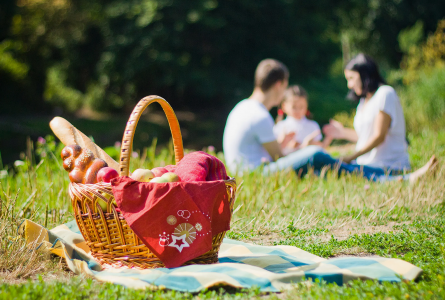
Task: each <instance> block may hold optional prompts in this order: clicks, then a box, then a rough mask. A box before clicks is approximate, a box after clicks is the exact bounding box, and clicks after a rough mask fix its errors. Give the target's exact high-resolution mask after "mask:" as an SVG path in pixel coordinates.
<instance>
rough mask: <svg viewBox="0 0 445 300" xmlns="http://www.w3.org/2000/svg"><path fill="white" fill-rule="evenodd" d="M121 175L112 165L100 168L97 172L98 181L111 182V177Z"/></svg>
mask: <svg viewBox="0 0 445 300" xmlns="http://www.w3.org/2000/svg"><path fill="white" fill-rule="evenodd" d="M118 176H119V173H118V172H117V171H116V170H115V169H113V168H111V167H105V168H102V169H100V170H99V172H97V182H101V181H103V182H110V181H111V179H113V178H116V177H118Z"/></svg>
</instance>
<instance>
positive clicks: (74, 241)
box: [19, 220, 422, 292]
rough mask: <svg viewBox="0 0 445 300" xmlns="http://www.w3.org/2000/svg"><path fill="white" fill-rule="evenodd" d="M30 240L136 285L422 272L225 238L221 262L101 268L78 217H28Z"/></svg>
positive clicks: (281, 286) (273, 286) (268, 286)
mask: <svg viewBox="0 0 445 300" xmlns="http://www.w3.org/2000/svg"><path fill="white" fill-rule="evenodd" d="M19 233H20V234H22V235H24V237H25V238H26V239H27V241H28V242H29V243H33V244H34V245H38V247H40V248H41V249H43V250H44V251H49V252H51V253H53V254H56V255H59V256H61V257H64V258H65V259H66V263H67V265H68V267H69V268H70V269H71V270H72V271H73V272H75V273H76V274H86V275H90V276H92V277H94V278H96V279H97V280H99V281H104V282H113V283H116V284H121V285H124V286H127V287H132V288H167V289H172V290H178V291H187V292H198V291H201V290H203V289H206V288H210V287H214V286H231V287H235V288H250V287H254V286H256V287H259V288H260V290H261V291H265V292H266V291H267V292H279V291H282V290H286V289H289V288H291V287H292V283H297V282H300V281H302V280H307V279H312V280H316V279H319V280H320V281H321V280H323V281H326V282H329V283H333V282H335V283H337V284H338V285H342V284H344V283H346V282H348V281H350V280H354V279H362V280H367V279H372V280H379V281H390V282H399V281H401V280H414V279H415V278H416V277H417V276H419V274H420V273H421V272H422V270H421V269H419V268H418V267H416V266H414V265H412V264H410V263H408V262H405V261H403V260H399V259H393V258H382V257H372V258H371V257H368V258H367V257H343V258H333V259H324V258H321V257H318V256H316V255H313V254H310V253H308V252H306V251H303V250H301V249H298V248H296V247H291V246H257V245H253V244H248V243H243V242H239V241H234V240H230V239H224V241H223V243H222V245H221V250H220V252H219V263H218V264H213V265H191V266H184V267H178V268H172V269H167V268H159V269H151V270H135V269H123V268H106V269H104V268H102V267H101V266H100V265H99V264H98V263H97V262H96V261H95V260H94V258H93V257H92V256H91V255H90V254H89V249H88V246H87V245H86V244H85V240H84V239H83V237H82V235H81V234H80V232H79V229H78V227H77V225H76V223H75V222H74V221H72V222H69V223H66V224H63V225H60V226H57V227H56V228H54V229H52V230H47V229H45V228H44V227H42V226H40V225H38V224H36V223H33V222H31V221H29V220H25V221H24V222H23V223H22V224H21V225H20V227H19Z"/></svg>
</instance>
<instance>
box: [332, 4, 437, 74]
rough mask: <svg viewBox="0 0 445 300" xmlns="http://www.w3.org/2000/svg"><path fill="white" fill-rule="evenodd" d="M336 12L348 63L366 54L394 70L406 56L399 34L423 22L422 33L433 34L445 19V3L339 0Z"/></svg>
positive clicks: (344, 54)
mask: <svg viewBox="0 0 445 300" xmlns="http://www.w3.org/2000/svg"><path fill="white" fill-rule="evenodd" d="M334 12H335V14H336V16H338V19H339V29H340V32H341V41H342V48H343V56H344V59H345V60H346V61H347V60H349V59H350V58H351V56H352V55H354V54H356V53H357V52H359V51H363V52H366V53H368V54H370V55H371V56H373V57H375V58H376V59H377V60H378V61H379V62H381V64H386V65H388V66H389V67H393V68H394V67H398V66H399V63H400V61H401V59H402V56H403V49H400V47H399V45H400V44H399V43H398V39H397V37H398V35H399V33H400V31H401V30H403V29H405V28H409V27H412V26H413V25H414V24H416V22H418V21H419V20H420V21H421V22H422V23H423V28H422V29H421V31H422V34H426V33H432V32H434V30H435V28H436V25H437V22H438V21H439V20H440V19H442V18H443V17H444V16H445V1H442V0H431V1H427V2H425V1H423V0H372V1H361V0H344V1H343V0H340V1H338V2H337V3H336V5H335V8H334Z"/></svg>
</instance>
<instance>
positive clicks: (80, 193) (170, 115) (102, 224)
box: [69, 96, 236, 269]
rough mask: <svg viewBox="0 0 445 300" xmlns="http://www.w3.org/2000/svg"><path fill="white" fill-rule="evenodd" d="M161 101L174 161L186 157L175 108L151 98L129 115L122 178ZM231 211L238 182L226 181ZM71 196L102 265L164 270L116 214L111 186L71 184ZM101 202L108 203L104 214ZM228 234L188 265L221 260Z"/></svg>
mask: <svg viewBox="0 0 445 300" xmlns="http://www.w3.org/2000/svg"><path fill="white" fill-rule="evenodd" d="M153 102H158V103H159V104H160V105H161V106H162V108H163V110H164V112H165V115H166V116H167V120H168V123H169V125H170V130H171V133H172V137H173V146H174V152H175V161H176V163H178V162H179V161H180V160H181V159H182V157H183V156H184V149H183V145H182V136H181V131H180V128H179V122H178V119H177V118H176V115H175V113H174V112H173V109H172V108H171V106H170V105H169V104H168V102H167V101H165V100H164V99H163V98H161V97H158V96H148V97H145V98H143V99H142V100H140V101H139V103H138V104H137V105H136V107H135V108H134V110H133V112H132V113H131V115H130V118H129V120H128V122H127V126H126V128H125V132H124V136H123V139H122V148H121V154H120V160H119V170H118V172H119V175H120V176H128V174H129V164H130V157H131V153H132V149H133V137H134V132H135V129H136V126H137V123H138V121H139V118H140V117H141V115H142V112H143V111H144V110H145V109H146V108H147V106H148V105H150V104H152V103H153ZM225 184H226V188H227V194H228V199H229V203H230V211H232V210H233V204H234V202H235V193H236V182H235V179H234V178H230V179H229V180H225ZM69 193H70V197H71V201H72V205H73V210H74V215H75V218H76V222H77V225H78V227H79V229H80V232H81V233H82V235H83V237H84V239H85V241H86V244H87V245H88V246H89V247H90V250H91V254H92V256H93V257H94V258H96V259H97V260H98V261H99V263H100V264H102V265H109V266H126V267H130V268H139V269H150V268H160V267H164V264H163V263H162V261H160V260H159V258H158V257H156V255H155V254H153V253H152V252H151V251H150V249H148V248H147V246H145V244H144V243H142V241H141V240H140V239H139V238H138V236H137V235H136V234H135V233H134V232H133V230H132V229H131V228H130V226H128V224H127V222H126V221H125V219H124V217H123V216H122V214H121V213H120V212H118V211H116V205H115V202H114V196H113V192H112V189H111V185H110V183H105V182H100V183H97V184H79V183H73V182H72V183H70V185H69ZM98 201H105V202H106V203H107V210H106V212H104V211H103V210H102V208H101V206H100V205H99V202H98ZM224 235H225V232H221V233H219V234H217V235H215V236H214V237H213V243H212V244H213V247H212V250H210V251H208V252H207V253H205V254H203V255H201V256H198V257H197V258H195V259H192V260H190V261H188V262H186V263H185V264H184V265H190V264H211V263H215V262H217V261H218V251H219V247H220V245H221V243H222V240H223V238H224Z"/></svg>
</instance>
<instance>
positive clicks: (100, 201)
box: [97, 193, 114, 212]
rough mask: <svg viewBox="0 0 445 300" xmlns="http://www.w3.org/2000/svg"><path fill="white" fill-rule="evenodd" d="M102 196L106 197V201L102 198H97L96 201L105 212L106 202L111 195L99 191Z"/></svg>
mask: <svg viewBox="0 0 445 300" xmlns="http://www.w3.org/2000/svg"><path fill="white" fill-rule="evenodd" d="M100 194H101V195H102V196H103V197H104V198H106V199H107V201H105V200H103V199H102V198H98V199H97V202H98V203H99V205H100V207H101V208H102V211H103V212H107V202H108V200H110V198H111V197H113V195H110V194H107V193H100ZM113 202H114V198H113Z"/></svg>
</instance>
